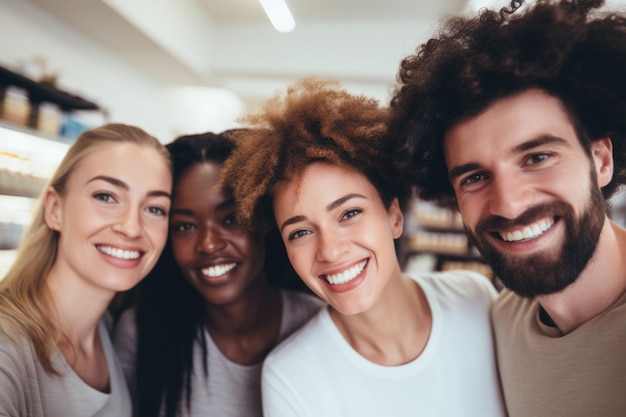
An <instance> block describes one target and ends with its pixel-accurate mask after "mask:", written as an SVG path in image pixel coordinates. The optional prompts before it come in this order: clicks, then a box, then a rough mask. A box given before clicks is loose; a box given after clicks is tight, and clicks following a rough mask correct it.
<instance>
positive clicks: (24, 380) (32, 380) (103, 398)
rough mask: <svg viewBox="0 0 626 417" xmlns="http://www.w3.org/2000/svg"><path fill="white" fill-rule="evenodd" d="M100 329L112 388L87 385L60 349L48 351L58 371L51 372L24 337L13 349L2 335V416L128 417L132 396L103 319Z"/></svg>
mask: <svg viewBox="0 0 626 417" xmlns="http://www.w3.org/2000/svg"><path fill="white" fill-rule="evenodd" d="M98 331H99V332H100V340H101V341H102V348H103V350H104V354H105V357H106V361H107V365H108V368H109V378H110V393H104V392H101V391H98V390H97V389H95V388H92V387H91V386H89V385H87V384H86V383H85V382H84V381H83V380H82V379H80V377H79V376H78V375H76V373H75V372H74V370H73V369H72V368H71V367H70V366H69V364H68V363H67V362H66V361H65V358H64V356H63V354H62V353H61V352H59V351H55V352H54V353H53V354H52V356H51V361H52V365H53V366H54V368H55V369H56V370H57V371H58V372H60V373H61V376H58V377H57V376H50V375H48V374H47V373H46V372H45V371H44V370H43V368H42V367H41V364H40V363H39V361H38V359H37V355H36V354H35V351H34V349H33V348H32V346H31V344H30V343H29V342H28V341H27V340H26V339H25V338H23V337H22V338H21V340H20V343H21V345H20V346H19V349H16V346H15V345H14V344H13V343H12V342H11V341H9V340H8V339H7V338H6V335H0V416H10V417H44V416H45V417H89V416H94V417H96V416H97V417H105V416H107V417H127V416H128V417H129V416H130V415H131V412H132V407H131V402H130V395H129V393H128V388H127V387H126V381H125V380H124V374H123V372H122V368H121V366H120V363H119V362H118V360H117V357H116V355H115V351H114V350H113V345H112V344H111V339H110V337H109V333H108V330H107V328H106V325H105V324H104V321H101V322H100V324H99V326H98Z"/></svg>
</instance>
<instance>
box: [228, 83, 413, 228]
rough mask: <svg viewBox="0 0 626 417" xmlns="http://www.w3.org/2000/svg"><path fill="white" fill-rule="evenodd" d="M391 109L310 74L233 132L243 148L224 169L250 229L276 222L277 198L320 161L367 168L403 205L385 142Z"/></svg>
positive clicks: (385, 193)
mask: <svg viewBox="0 0 626 417" xmlns="http://www.w3.org/2000/svg"><path fill="white" fill-rule="evenodd" d="M388 118H389V111H388V109H387V108H382V107H380V106H379V104H378V102H377V101H376V100H374V99H370V98H366V97H364V96H357V95H352V94H350V93H348V92H347V91H346V90H344V89H342V88H341V87H340V85H339V83H338V82H336V81H331V80H321V79H318V78H316V77H309V78H305V79H302V80H300V81H299V82H297V83H296V84H295V85H293V86H291V87H290V88H288V89H287V91H286V93H284V94H281V93H279V94H277V95H276V96H275V97H273V98H272V99H270V100H268V101H267V102H265V103H264V106H263V108H262V110H261V111H260V113H258V114H253V115H249V116H248V117H246V118H245V119H244V120H243V121H244V122H246V124H248V125H249V127H250V128H249V129H245V130H242V131H241V132H239V134H236V135H234V137H235V138H236V140H237V149H236V150H235V152H234V153H233V155H232V156H231V157H230V158H229V159H228V160H227V162H226V164H225V165H224V168H223V169H222V171H221V183H222V185H224V186H225V187H227V188H229V189H230V190H231V191H232V193H233V197H234V199H235V201H236V202H237V204H238V217H239V221H240V222H241V223H242V224H243V225H245V226H246V227H248V228H261V229H265V230H267V229H268V228H273V227H275V219H274V216H273V211H272V206H271V202H272V196H273V195H274V193H275V192H276V191H277V190H278V188H279V187H280V186H281V184H282V183H283V182H284V181H288V180H289V179H290V178H292V177H293V176H294V175H295V174H297V173H299V172H300V171H301V170H302V169H304V168H305V167H306V166H307V165H308V164H310V163H311V162H313V161H320V160H321V161H327V162H330V163H332V164H337V165H343V166H349V167H352V168H354V169H356V170H358V171H359V172H361V173H363V174H364V175H365V176H366V177H367V178H368V179H369V180H370V181H371V182H372V184H373V185H374V187H375V188H376V189H377V191H378V193H379V194H380V196H381V199H382V201H383V203H384V204H385V205H386V206H387V207H388V206H389V204H391V202H392V201H393V198H394V197H398V199H399V201H400V203H401V204H402V203H403V202H404V201H405V200H406V197H407V196H408V190H407V189H406V188H405V187H404V185H403V184H401V183H400V181H399V178H400V175H398V174H397V173H396V172H395V166H394V164H393V163H392V162H391V159H390V155H389V153H390V152H389V149H390V148H388V147H386V146H389V145H388V144H387V143H386V141H385V137H386V136H385V135H386V131H387V128H388Z"/></svg>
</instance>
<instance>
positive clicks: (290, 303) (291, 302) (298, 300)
mask: <svg viewBox="0 0 626 417" xmlns="http://www.w3.org/2000/svg"><path fill="white" fill-rule="evenodd" d="M281 292H282V294H283V300H284V302H285V311H287V312H293V311H298V310H305V311H312V312H317V311H319V309H320V308H322V306H324V305H326V303H324V301H322V300H321V299H320V298H318V297H316V296H314V295H311V294H307V293H304V292H301V291H293V290H281Z"/></svg>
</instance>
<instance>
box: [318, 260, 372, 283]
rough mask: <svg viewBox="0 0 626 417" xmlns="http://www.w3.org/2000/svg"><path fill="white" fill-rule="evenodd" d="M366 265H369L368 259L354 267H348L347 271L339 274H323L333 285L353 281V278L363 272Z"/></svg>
mask: <svg viewBox="0 0 626 417" xmlns="http://www.w3.org/2000/svg"><path fill="white" fill-rule="evenodd" d="M366 265H367V260H365V261H362V262H359V263H358V264H356V265H354V266H353V267H350V268H348V269H346V270H345V271H343V272H340V273H338V274H327V275H323V277H324V278H325V279H326V281H328V283H329V284H333V285H341V284H346V283H348V282H350V281H352V280H353V279H355V278H356V277H358V276H359V274H360V273H361V272H363V270H364V269H365V266H366Z"/></svg>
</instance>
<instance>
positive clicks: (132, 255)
mask: <svg viewBox="0 0 626 417" xmlns="http://www.w3.org/2000/svg"><path fill="white" fill-rule="evenodd" d="M96 249H98V250H99V251H100V252H102V253H104V254H105V255H108V256H111V257H113V258H117V259H138V258H139V257H140V256H141V253H139V251H136V250H125V249H120V248H114V247H112V246H104V245H96Z"/></svg>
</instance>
